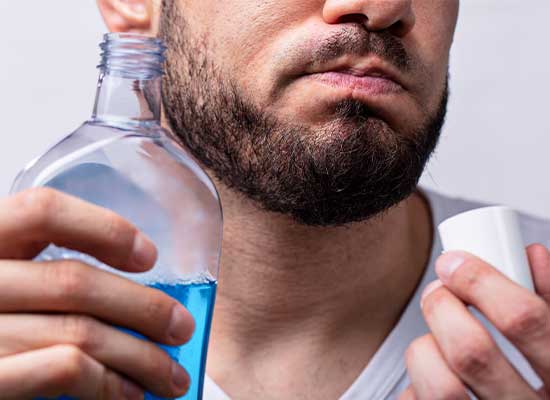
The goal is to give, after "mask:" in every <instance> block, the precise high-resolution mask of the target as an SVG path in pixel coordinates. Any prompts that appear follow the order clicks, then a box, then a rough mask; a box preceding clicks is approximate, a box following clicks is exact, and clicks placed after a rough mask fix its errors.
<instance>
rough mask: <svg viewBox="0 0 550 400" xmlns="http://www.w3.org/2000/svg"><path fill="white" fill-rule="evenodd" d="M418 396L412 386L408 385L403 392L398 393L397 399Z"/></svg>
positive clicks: (413, 399)
mask: <svg viewBox="0 0 550 400" xmlns="http://www.w3.org/2000/svg"><path fill="white" fill-rule="evenodd" d="M417 399H418V397H416V395H415V394H414V390H413V388H412V386H409V387H408V388H407V389H405V391H404V392H403V393H401V394H400V395H399V400H417Z"/></svg>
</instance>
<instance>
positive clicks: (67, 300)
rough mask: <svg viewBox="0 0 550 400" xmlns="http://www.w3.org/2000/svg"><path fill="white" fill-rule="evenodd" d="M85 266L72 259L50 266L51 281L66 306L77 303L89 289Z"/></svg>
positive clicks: (89, 281) (89, 280) (89, 282)
mask: <svg viewBox="0 0 550 400" xmlns="http://www.w3.org/2000/svg"><path fill="white" fill-rule="evenodd" d="M86 267H87V266H86V265H84V264H83V263H81V262H78V261H74V260H65V261H61V262H58V263H55V264H53V265H52V266H51V274H52V275H53V276H52V277H51V278H50V279H51V282H52V284H53V287H55V288H57V293H58V297H59V299H60V300H62V301H63V302H64V304H65V305H66V306H71V305H72V306H76V305H78V304H79V303H80V302H81V301H82V297H83V296H85V295H86V293H88V291H89V290H90V284H91V279H87V271H86V269H87V268H86Z"/></svg>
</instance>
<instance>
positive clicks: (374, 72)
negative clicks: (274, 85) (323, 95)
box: [305, 61, 405, 97]
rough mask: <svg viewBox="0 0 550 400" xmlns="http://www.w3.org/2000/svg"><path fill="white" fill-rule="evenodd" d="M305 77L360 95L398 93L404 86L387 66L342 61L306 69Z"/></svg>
mask: <svg viewBox="0 0 550 400" xmlns="http://www.w3.org/2000/svg"><path fill="white" fill-rule="evenodd" d="M305 77H306V78H309V79H313V80H315V81H318V82H320V83H323V84H325V85H328V86H332V87H334V88H341V89H347V90H351V91H352V92H355V93H357V94H359V95H360V96H361V95H362V96H370V97H372V96H379V95H387V94H392V93H399V92H401V91H403V90H405V86H404V85H403V83H402V81H401V80H400V79H399V78H398V74H397V73H395V72H394V71H392V70H391V68H388V67H382V66H380V65H375V63H373V62H372V61H371V62H369V63H368V64H367V63H366V62H365V61H363V63H362V65H361V64H359V63H355V64H354V63H347V64H346V63H344V64H340V65H338V64H334V65H327V66H325V67H324V68H322V69H319V70H313V71H308V72H307V74H306V75H305Z"/></svg>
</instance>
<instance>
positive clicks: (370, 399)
mask: <svg viewBox="0 0 550 400" xmlns="http://www.w3.org/2000/svg"><path fill="white" fill-rule="evenodd" d="M421 191H422V193H424V194H425V195H426V198H427V199H428V200H429V203H430V206H431V210H432V216H433V222H434V224H433V225H434V229H437V225H438V224H439V222H441V221H443V220H444V219H446V218H447V217H450V216H452V215H455V214H458V213H460V212H462V211H466V210H470V209H473V208H478V207H482V206H485V205H486V204H480V203H474V202H470V201H467V200H463V199H456V198H450V197H446V196H442V195H440V194H437V193H434V192H431V191H428V190H426V189H421ZM520 225H521V230H522V235H523V239H524V242H525V244H526V245H527V244H530V243H533V242H540V243H543V244H545V245H546V246H550V221H544V220H542V219H538V218H534V217H531V216H528V215H525V214H520ZM441 251H442V249H441V243H440V239H439V235H438V234H437V232H436V231H434V243H433V245H432V253H431V257H430V263H429V265H428V267H427V268H426V272H425V274H424V277H423V278H422V281H421V283H420V285H419V286H418V288H417V290H416V292H415V294H414V296H413V298H412V300H411V301H410V303H409V304H408V305H407V307H406V309H405V311H404V313H403V315H402V316H401V318H400V319H399V322H398V323H397V325H396V326H395V327H394V329H393V330H392V331H391V332H390V334H389V335H388V337H387V338H386V339H385V341H384V342H383V343H382V345H381V347H380V348H379V349H378V351H377V352H376V353H375V355H374V356H373V358H372V359H371V360H370V362H369V363H368V365H367V366H366V368H365V369H364V370H363V372H362V373H361V374H360V375H359V376H358V377H357V379H356V380H355V382H354V383H353V384H352V385H351V386H350V387H349V388H348V390H347V391H346V392H345V393H344V394H343V395H342V396H341V397H340V399H339V400H390V399H397V398H398V396H399V394H400V393H401V392H402V391H403V390H405V389H406V387H407V386H408V385H409V383H410V382H409V379H408V376H407V373H406V369H405V362H404V354H405V350H406V349H407V347H408V346H409V344H410V343H411V342H412V341H413V340H414V339H415V338H416V337H419V336H422V335H424V334H426V333H428V332H429V331H428V327H427V326H426V323H425V321H424V318H423V316H422V312H421V310H420V295H421V294H422V291H423V289H424V287H425V286H426V285H427V284H428V283H430V282H431V281H433V280H435V279H437V277H436V274H435V271H434V262H435V260H436V258H437V257H438V255H439V254H440V253H441ZM476 315H477V316H478V318H480V319H481V321H482V322H483V324H484V325H485V326H486V327H487V329H488V330H489V331H490V332H491V333H492V334H493V337H495V340H496V342H497V343H498V345H499V346H500V347H501V349H502V350H503V352H504V353H505V354H506V356H507V357H508V358H509V359H510V361H511V362H512V363H513V365H514V366H515V367H516V368H517V369H518V371H519V372H520V373H521V374H522V375H523V376H524V378H525V379H526V380H527V381H528V382H529V383H530V384H531V385H532V386H533V387H535V388H539V387H540V386H541V381H540V379H539V378H538V376H536V374H535V373H534V372H533V370H532V369H531V367H530V366H529V364H528V363H527V361H526V360H525V359H524V357H523V356H522V355H521V354H520V353H519V352H518V351H517V349H516V348H515V347H514V346H512V345H511V344H510V342H508V341H507V340H506V339H505V338H504V337H503V336H502V335H501V334H500V333H499V332H498V331H497V330H496V329H495V328H494V327H493V326H492V325H491V324H490V323H489V322H487V320H485V319H484V318H483V317H482V316H480V315H479V314H476ZM204 399H205V400H230V398H229V396H227V395H226V394H225V393H224V392H223V390H222V389H221V388H220V387H218V386H217V385H216V383H215V382H214V381H213V380H212V379H210V378H209V377H208V376H207V377H206V379H205V388H204Z"/></svg>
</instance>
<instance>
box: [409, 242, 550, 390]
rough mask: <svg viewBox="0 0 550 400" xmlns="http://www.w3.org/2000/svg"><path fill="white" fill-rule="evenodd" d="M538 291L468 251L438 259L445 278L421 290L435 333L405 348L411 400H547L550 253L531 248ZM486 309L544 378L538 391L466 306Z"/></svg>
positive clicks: (496, 324) (440, 272)
mask: <svg viewBox="0 0 550 400" xmlns="http://www.w3.org/2000/svg"><path fill="white" fill-rule="evenodd" d="M527 254H528V256H529V263H530V265H531V271H532V274H533V279H534V283H535V288H536V292H537V294H534V293H532V292H530V291H528V290H527V289H524V288H523V287H521V286H519V285H517V284H516V283H514V282H512V281H511V280H510V279H508V278H507V277H505V276H504V275H503V274H502V273H500V272H499V271H497V270H496V269H495V268H493V267H492V266H490V265H488V264H487V263H485V262H483V261H482V260H480V259H479V258H476V257H474V256H473V255H471V254H468V253H464V252H448V253H445V254H444V255H442V256H441V257H440V258H439V259H438V260H437V263H436V271H437V274H438V276H439V278H440V280H437V281H435V282H432V283H431V284H430V285H428V287H427V288H426V290H425V291H424V293H423V297H422V310H423V313H424V317H425V319H426V322H427V323H428V326H429V327H430V330H431V333H430V334H428V335H425V336H422V337H420V338H418V339H416V340H415V341H414V342H413V343H412V344H411V346H410V347H409V349H408V350H407V354H406V361H407V367H408V373H409V377H410V379H411V386H410V387H409V388H408V389H407V390H406V391H405V392H404V393H403V394H402V395H401V397H400V400H405V399H418V400H424V399H431V400H433V399H469V396H468V395H467V391H466V390H467V389H469V390H471V391H472V392H473V393H475V394H476V396H477V397H478V398H480V399H491V400H492V399H495V400H496V399H498V400H502V399H521V400H529V399H537V400H540V399H546V398H547V396H548V393H547V391H546V389H544V388H550V307H549V305H548V303H549V302H550V255H549V253H548V250H547V249H546V248H545V247H544V246H542V245H538V244H537V245H532V246H529V247H528V248H527ZM467 305H472V306H474V307H475V308H476V309H478V310H479V311H480V312H481V313H482V314H484V315H485V316H486V317H487V319H488V320H489V321H491V322H492V323H493V325H494V326H495V327H496V328H497V329H498V330H499V331H500V332H502V333H503V334H504V336H506V337H507V338H508V339H509V340H510V341H511V342H512V343H513V344H514V345H515V346H516V347H517V348H518V350H519V351H521V352H522V353H523V355H524V356H525V357H526V359H527V360H528V361H529V363H530V364H531V366H532V367H533V369H534V370H535V372H537V374H538V375H539V376H540V378H541V379H542V381H543V383H544V388H543V389H541V391H540V392H538V393H537V392H535V391H534V390H533V389H532V388H531V387H530V386H529V384H528V383H527V382H526V381H525V380H524V379H523V378H522V377H521V376H520V375H519V373H518V372H517V371H516V370H515V369H514V367H513V366H512V365H511V364H510V363H509V362H508V360H507V359H506V358H505V356H504V354H503V353H502V352H501V351H500V350H499V348H498V347H497V346H496V344H495V342H494V340H493V338H492V337H491V336H490V335H489V333H488V332H487V330H486V329H485V328H484V327H483V325H482V324H481V323H480V322H479V321H478V320H477V319H475V318H474V316H473V315H472V314H471V313H470V312H469V311H468V309H467V308H466V306H467Z"/></svg>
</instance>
